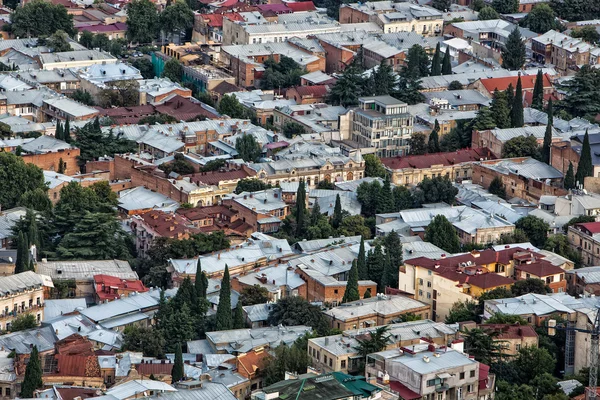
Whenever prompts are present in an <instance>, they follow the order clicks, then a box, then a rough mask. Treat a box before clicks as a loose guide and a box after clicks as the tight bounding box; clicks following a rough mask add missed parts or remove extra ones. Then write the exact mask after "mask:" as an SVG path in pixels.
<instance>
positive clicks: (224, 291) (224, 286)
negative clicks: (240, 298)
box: [215, 264, 233, 331]
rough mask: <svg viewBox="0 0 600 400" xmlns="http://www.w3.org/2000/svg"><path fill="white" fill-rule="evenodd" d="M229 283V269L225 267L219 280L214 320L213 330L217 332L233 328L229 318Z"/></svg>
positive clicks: (231, 320)
mask: <svg viewBox="0 0 600 400" xmlns="http://www.w3.org/2000/svg"><path fill="white" fill-rule="evenodd" d="M230 285H231V283H230V282H229V267H228V266H227V264H226V265H225V271H224V272H223V279H222V280H221V291H220V292H219V304H218V305H217V315H216V320H215V329H216V330H217V331H226V330H228V329H231V328H232V327H233V319H232V318H231V286H230Z"/></svg>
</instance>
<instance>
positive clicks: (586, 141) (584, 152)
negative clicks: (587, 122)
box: [575, 129, 594, 185]
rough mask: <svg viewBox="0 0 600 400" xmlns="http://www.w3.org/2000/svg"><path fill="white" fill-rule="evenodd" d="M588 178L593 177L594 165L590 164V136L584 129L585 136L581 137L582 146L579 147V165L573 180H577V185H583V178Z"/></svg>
mask: <svg viewBox="0 0 600 400" xmlns="http://www.w3.org/2000/svg"><path fill="white" fill-rule="evenodd" d="M588 176H594V164H593V163H592V149H591V147H590V135H589V134H588V131H587V129H586V130H585V136H584V137H583V144H582V146H581V155H580V156H579V164H578V165H577V174H576V175H575V179H576V180H577V183H579V184H580V185H583V184H584V183H585V178H586V177H588Z"/></svg>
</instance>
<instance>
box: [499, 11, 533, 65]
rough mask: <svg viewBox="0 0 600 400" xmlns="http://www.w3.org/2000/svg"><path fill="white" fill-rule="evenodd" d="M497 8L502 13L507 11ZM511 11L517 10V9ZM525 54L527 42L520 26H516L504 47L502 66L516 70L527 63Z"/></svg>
mask: <svg viewBox="0 0 600 400" xmlns="http://www.w3.org/2000/svg"><path fill="white" fill-rule="evenodd" d="M500 1H504V0H495V1H494V3H496V2H500ZM510 1H511V2H512V0H510ZM517 4H518V2H517ZM494 8H496V7H494ZM496 10H497V11H498V12H499V13H501V14H506V13H507V12H503V11H500V10H498V9H497V8H496ZM510 12H516V10H514V11H510ZM525 56H526V52H525V43H523V38H522V37H521V32H520V31H519V28H518V27H515V29H514V30H513V31H512V32H511V33H510V35H508V39H507V40H506V45H505V47H504V48H503V49H502V68H506V69H510V70H514V71H516V70H518V69H521V67H522V66H523V64H525Z"/></svg>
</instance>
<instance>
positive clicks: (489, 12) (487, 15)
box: [477, 6, 500, 21]
mask: <svg viewBox="0 0 600 400" xmlns="http://www.w3.org/2000/svg"><path fill="white" fill-rule="evenodd" d="M477 18H478V19H479V20H480V21H487V20H490V19H498V18H500V14H498V11H496V10H494V8H493V7H491V6H485V7H483V8H482V9H481V10H479V15H478V16H477Z"/></svg>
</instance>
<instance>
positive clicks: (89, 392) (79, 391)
mask: <svg viewBox="0 0 600 400" xmlns="http://www.w3.org/2000/svg"><path fill="white" fill-rule="evenodd" d="M54 389H56V391H57V392H58V393H60V397H61V398H62V399H63V400H73V399H75V398H77V397H79V398H81V399H89V398H92V397H97V396H98V392H99V389H92V388H85V387H60V386H55V387H54ZM100 393H102V392H100Z"/></svg>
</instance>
